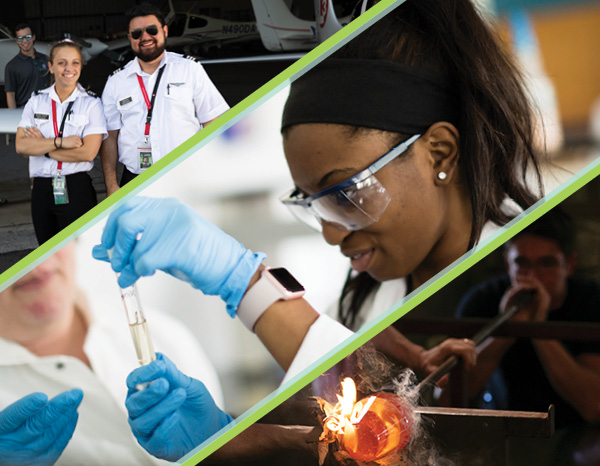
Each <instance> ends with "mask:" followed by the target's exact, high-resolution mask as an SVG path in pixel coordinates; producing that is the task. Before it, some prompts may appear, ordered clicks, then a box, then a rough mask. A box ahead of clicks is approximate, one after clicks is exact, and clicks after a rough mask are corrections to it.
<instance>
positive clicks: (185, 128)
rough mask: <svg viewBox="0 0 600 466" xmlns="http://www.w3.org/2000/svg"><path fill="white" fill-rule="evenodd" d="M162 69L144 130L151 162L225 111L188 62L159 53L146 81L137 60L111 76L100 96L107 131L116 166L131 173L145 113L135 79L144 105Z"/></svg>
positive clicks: (212, 89) (136, 168)
mask: <svg viewBox="0 0 600 466" xmlns="http://www.w3.org/2000/svg"><path fill="white" fill-rule="evenodd" d="M163 65H165V66H166V67H165V70H164V72H163V75H162V78H161V80H160V83H159V87H158V91H157V93H156V100H155V102H154V108H153V110H152V122H151V124H150V143H151V147H152V162H153V163H156V162H157V161H158V160H159V159H161V158H162V157H164V156H165V155H166V154H168V153H169V152H171V151H172V150H173V149H175V148H176V147H177V146H179V145H180V144H181V143H183V142H185V141H187V140H188V139H189V138H190V137H192V136H193V135H194V134H196V133H197V132H198V131H200V129H202V123H206V122H208V121H210V120H212V119H213V118H216V117H218V116H219V115H221V114H222V113H224V112H225V111H227V110H228V109H229V106H228V105H227V103H226V102H225V99H223V97H222V96H221V94H220V93H219V91H218V90H217V88H216V87H215V85H214V84H213V83H212V81H211V80H210V78H209V77H208V75H207V74H206V71H204V68H202V65H201V64H200V63H197V62H195V61H194V60H193V59H190V58H185V57H184V56H183V55H180V54H177V53H172V52H165V54H164V56H163V58H162V60H161V62H160V65H159V67H158V68H157V69H156V71H155V72H154V73H153V74H152V75H149V74H147V73H145V72H143V71H142V69H141V67H140V64H139V61H138V59H137V58H135V59H133V60H131V61H130V62H129V63H127V65H125V66H124V67H123V68H122V69H120V70H118V71H116V72H115V73H113V74H112V75H111V76H110V77H109V78H108V81H107V83H106V87H105V88H104V92H103V93H102V103H103V105H104V114H105V116H106V121H107V125H108V130H109V131H112V130H119V139H118V147H119V161H120V162H121V163H123V164H124V165H125V166H126V167H127V169H128V170H129V171H130V172H131V173H138V174H139V173H141V172H142V171H143V169H141V168H140V160H139V156H138V153H137V148H138V147H139V145H140V142H141V141H142V138H143V136H144V130H145V125H146V116H147V114H148V107H147V106H146V101H145V100H144V96H143V94H142V90H141V88H140V84H139V82H138V78H137V75H140V76H141V77H142V79H143V81H144V85H145V87H146V93H147V94H148V99H149V100H151V99H152V91H153V90H154V85H155V83H156V79H157V76H158V72H159V69H160V67H162V66H163Z"/></svg>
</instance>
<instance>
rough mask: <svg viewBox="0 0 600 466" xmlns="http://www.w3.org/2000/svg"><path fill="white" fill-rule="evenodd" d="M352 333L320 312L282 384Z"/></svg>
mask: <svg viewBox="0 0 600 466" xmlns="http://www.w3.org/2000/svg"><path fill="white" fill-rule="evenodd" d="M352 335H354V333H353V332H352V331H351V330H348V329H347V328H346V327H344V326H343V325H342V324H340V323H339V322H336V321H335V320H333V319H332V318H331V317H329V316H326V315H323V314H322V315H321V316H320V317H319V318H318V319H317V320H316V321H315V322H314V323H313V324H312V325H311V326H310V328H309V329H308V333H307V334H306V336H305V337H304V340H303V341H302V344H301V345H300V349H299V350H298V352H297V353H296V356H295V357H294V360H293V361H292V364H291V365H290V367H289V369H288V371H287V373H286V374H285V377H284V378H283V381H282V382H281V383H282V384H284V383H286V382H287V381H289V380H290V379H291V378H292V377H294V376H296V375H298V374H299V373H300V372H302V371H303V370H304V369H306V368H307V367H308V366H310V365H311V364H312V363H313V362H315V361H317V360H318V359H319V358H321V357H322V356H325V355H326V354H327V353H329V352H330V351H331V350H333V349H334V348H335V347H336V346H338V345H339V344H340V343H342V342H344V341H345V340H346V339H347V338H348V337H350V336H352Z"/></svg>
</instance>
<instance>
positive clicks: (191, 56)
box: [184, 55, 198, 63]
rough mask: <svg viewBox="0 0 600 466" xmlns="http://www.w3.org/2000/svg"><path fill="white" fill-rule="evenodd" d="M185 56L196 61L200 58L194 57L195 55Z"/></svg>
mask: <svg viewBox="0 0 600 466" xmlns="http://www.w3.org/2000/svg"><path fill="white" fill-rule="evenodd" d="M184 58H187V59H188V60H192V61H195V62H196V63H198V58H196V57H194V56H193V55H185V57H184Z"/></svg>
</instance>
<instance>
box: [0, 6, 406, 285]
mask: <svg viewBox="0 0 600 466" xmlns="http://www.w3.org/2000/svg"><path fill="white" fill-rule="evenodd" d="M404 1H405V0H396V1H394V0H383V1H381V2H379V3H378V4H377V5H375V6H373V7H372V8H370V9H369V10H368V11H367V12H366V13H365V14H363V15H361V16H360V17H358V18H357V19H356V20H354V21H352V22H351V23H350V24H348V25H347V26H345V27H344V28H343V29H342V30H341V31H339V32H338V33H336V34H335V35H333V36H332V37H330V38H329V39H327V40H326V41H325V42H323V43H322V44H320V45H319V46H318V47H316V48H314V49H313V50H311V51H310V52H308V53H307V54H306V55H305V56H303V57H302V58H300V59H299V60H297V61H296V62H295V63H293V64H292V65H291V66H289V67H288V68H286V69H285V70H284V71H282V72H281V73H279V74H278V75H277V76H275V77H274V78H273V79H271V80H270V81H269V82H268V83H266V84H265V85H263V86H262V87H260V88H259V89H258V90H256V91H255V92H253V93H252V94H250V96H248V97H246V98H245V99H244V100H242V101H241V102H240V103H239V104H238V105H236V106H235V107H233V108H232V109H230V110H229V111H227V112H226V113H225V114H223V115H222V116H220V117H219V118H218V119H217V120H216V121H215V122H213V123H211V124H210V125H208V126H207V127H206V128H205V129H203V130H202V131H200V132H199V133H197V134H195V135H194V136H192V137H191V138H190V139H188V140H187V141H186V142H184V143H183V144H181V145H180V146H179V147H177V148H176V149H174V150H173V151H171V152H170V153H169V154H168V155H166V156H165V157H163V158H162V159H160V160H159V161H158V162H156V163H155V164H153V165H152V166H151V167H150V168H148V169H147V170H145V171H144V172H143V173H142V174H140V175H139V176H137V177H136V178H135V179H134V180H132V181H130V182H129V183H127V185H126V186H124V187H123V188H121V189H119V190H118V191H117V192H116V193H114V194H113V195H111V196H110V197H108V198H107V199H105V200H104V201H102V202H101V203H100V204H98V205H97V206H96V207H94V208H93V209H92V210H90V211H89V212H87V213H86V214H85V215H83V216H82V217H80V218H79V219H78V220H77V221H75V222H73V223H72V224H71V225H69V226H68V227H66V228H65V229H64V230H62V231H61V232H60V233H58V234H56V235H55V236H54V237H52V238H51V239H50V240H48V241H46V242H45V243H44V244H42V245H41V246H39V247H38V248H36V249H35V251H32V252H31V253H30V254H28V255H27V256H26V257H24V258H23V259H21V260H20V261H19V262H17V263H16V264H15V265H13V266H12V267H10V268H9V269H8V270H6V271H4V272H3V273H2V274H0V292H1V291H2V290H4V289H5V288H7V287H8V286H9V285H11V284H12V283H14V282H15V281H17V280H18V279H19V278H21V277H22V276H23V275H25V274H26V273H27V272H29V271H31V270H32V269H33V268H34V267H36V266H37V265H39V264H40V263H41V262H43V261H44V260H45V259H47V258H48V257H49V256H50V255H52V254H54V253H55V252H56V251H58V250H59V249H60V248H62V247H63V246H65V245H66V244H67V243H69V242H70V241H72V240H73V239H74V238H76V237H78V236H79V235H81V234H82V233H84V232H85V231H86V230H88V229H89V228H91V227H92V226H94V225H95V224H96V223H98V222H99V221H100V220H102V219H103V218H104V217H106V216H107V215H108V214H109V213H110V212H112V211H113V210H114V209H116V208H117V207H118V206H120V205H121V204H123V203H124V202H125V201H126V200H127V199H129V198H131V197H133V196H134V195H135V194H137V193H139V192H140V191H141V190H143V189H144V188H146V187H147V186H148V185H149V184H150V183H152V181H153V180H155V179H157V177H159V176H162V175H164V174H165V173H167V172H168V171H169V170H171V169H172V168H174V167H175V166H177V165H178V164H179V163H181V162H183V161H184V160H185V159H187V158H188V157H189V156H191V155H193V154H195V153H196V152H197V151H198V150H199V149H200V148H201V147H203V146H204V145H205V144H207V143H208V142H210V141H212V140H213V139H214V138H215V137H217V136H219V135H220V134H222V133H223V132H224V131H225V130H227V129H228V128H230V127H231V126H233V125H234V124H235V123H237V122H238V121H239V120H241V119H242V118H243V117H245V116H246V115H248V114H249V113H250V112H251V111H253V110H254V109H255V108H256V107H258V106H259V105H261V104H262V103H263V102H264V101H266V100H267V99H269V98H270V97H272V96H273V95H275V94H276V93H277V92H279V91H280V90H281V89H283V88H284V87H285V86H287V85H288V84H289V83H290V82H291V81H293V80H294V79H296V78H298V77H300V76H302V74H304V73H305V72H306V71H308V70H309V69H311V68H312V67H313V66H315V65H317V64H318V63H319V62H321V61H322V60H324V59H325V58H327V57H328V56H329V55H331V54H332V53H333V52H335V51H336V50H337V49H339V48H340V47H341V46H342V45H344V44H345V43H346V42H348V41H349V40H351V39H352V38H353V37H355V36H356V35H357V34H359V33H360V32H362V31H363V30H365V29H366V28H368V27H369V26H371V25H372V24H373V23H375V22H376V21H377V20H378V19H379V18H381V17H382V16H384V15H386V14H387V13H389V12H390V11H392V10H393V9H394V8H396V7H397V6H399V5H400V4H402V3H403V2H404Z"/></svg>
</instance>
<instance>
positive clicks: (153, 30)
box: [129, 24, 158, 40]
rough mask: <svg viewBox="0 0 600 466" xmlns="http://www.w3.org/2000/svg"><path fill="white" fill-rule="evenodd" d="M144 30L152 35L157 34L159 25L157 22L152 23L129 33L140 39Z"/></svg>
mask: <svg viewBox="0 0 600 466" xmlns="http://www.w3.org/2000/svg"><path fill="white" fill-rule="evenodd" d="M144 31H146V32H147V33H148V34H150V35H151V36H155V35H156V34H158V26H157V25H156V24H152V25H150V26H146V27H145V28H138V29H134V30H133V31H131V32H130V33H129V35H130V36H131V38H132V39H133V40H138V39H139V38H140V37H142V34H143V33H144Z"/></svg>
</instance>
